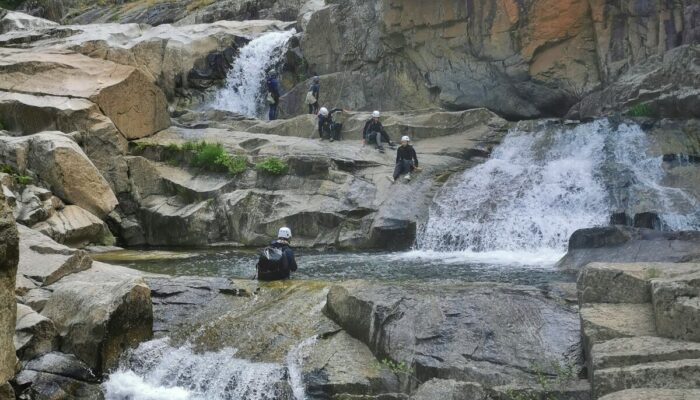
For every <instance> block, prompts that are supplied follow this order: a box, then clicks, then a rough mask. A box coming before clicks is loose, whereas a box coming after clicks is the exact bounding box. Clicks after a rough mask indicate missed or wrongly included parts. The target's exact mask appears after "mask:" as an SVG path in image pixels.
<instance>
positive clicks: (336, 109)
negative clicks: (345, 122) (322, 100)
mask: <svg viewBox="0 0 700 400" xmlns="http://www.w3.org/2000/svg"><path fill="white" fill-rule="evenodd" d="M337 112H343V109H342V108H334V109H332V110H331V114H333V113H337Z"/></svg>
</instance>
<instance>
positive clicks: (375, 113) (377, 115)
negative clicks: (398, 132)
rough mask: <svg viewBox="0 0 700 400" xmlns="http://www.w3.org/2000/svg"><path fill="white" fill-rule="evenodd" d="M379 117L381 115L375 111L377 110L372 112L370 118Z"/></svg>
mask: <svg viewBox="0 0 700 400" xmlns="http://www.w3.org/2000/svg"><path fill="white" fill-rule="evenodd" d="M381 116H382V114H381V113H380V112H379V111H377V110H374V111H373V112H372V118H379V117H381Z"/></svg>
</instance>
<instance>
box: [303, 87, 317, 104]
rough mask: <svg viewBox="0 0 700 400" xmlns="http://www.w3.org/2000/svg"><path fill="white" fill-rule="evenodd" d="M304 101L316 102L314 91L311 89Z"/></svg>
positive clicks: (308, 102)
mask: <svg viewBox="0 0 700 400" xmlns="http://www.w3.org/2000/svg"><path fill="white" fill-rule="evenodd" d="M304 101H305V102H306V104H315V103H316V101H317V99H316V97H315V96H314V92H312V91H310V90H309V92H308V93H306V100H304Z"/></svg>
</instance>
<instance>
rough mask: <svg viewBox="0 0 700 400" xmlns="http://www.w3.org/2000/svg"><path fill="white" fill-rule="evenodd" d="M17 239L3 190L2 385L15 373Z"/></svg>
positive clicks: (0, 225) (0, 248) (0, 266)
mask: <svg viewBox="0 0 700 400" xmlns="http://www.w3.org/2000/svg"><path fill="white" fill-rule="evenodd" d="M18 242H19V238H18V235H17V228H15V221H14V218H13V217H12V213H11V212H9V210H8V208H7V206H6V205H5V197H4V196H3V195H2V194H0V387H2V386H3V385H4V384H5V382H7V381H8V380H9V379H10V378H11V377H12V376H13V375H14V374H15V346H14V344H13V332H14V329H13V327H14V325H15V319H16V314H17V307H16V303H15V299H14V290H15V289H14V288H15V279H16V278H15V276H16V274H17V262H18V260H19V246H18ZM0 390H1V389H0Z"/></svg>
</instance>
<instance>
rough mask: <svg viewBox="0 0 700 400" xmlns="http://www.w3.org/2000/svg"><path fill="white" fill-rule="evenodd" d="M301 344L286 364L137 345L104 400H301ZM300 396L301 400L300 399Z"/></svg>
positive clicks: (229, 352)
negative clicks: (257, 361)
mask: <svg viewBox="0 0 700 400" xmlns="http://www.w3.org/2000/svg"><path fill="white" fill-rule="evenodd" d="M311 344H313V339H308V340H306V341H303V342H302V343H301V344H299V345H298V346H297V347H295V348H293V349H291V350H290V352H289V355H288V357H287V362H288V363H289V365H281V364H273V363H256V362H252V361H248V360H243V359H239V358H236V357H235V355H236V350H235V349H232V348H223V349H221V350H219V351H216V352H203V353H198V352H195V350H194V349H193V348H192V346H191V345H189V344H185V345H183V346H181V347H174V346H172V345H171V344H170V340H169V339H168V338H163V339H156V340H152V341H149V342H145V343H142V344H141V345H140V346H139V347H138V348H137V349H135V350H133V351H132V352H131V353H130V354H129V355H128V356H127V357H126V358H125V360H124V362H122V365H121V367H120V368H119V370H118V371H116V372H114V373H112V374H111V375H110V376H109V379H108V380H107V381H106V382H105V383H104V384H103V387H104V391H105V398H106V399H107V400H282V399H288V400H292V399H296V400H303V396H304V387H303V383H302V380H301V363H302V359H303V357H302V355H303V350H304V348H305V347H307V346H309V345H311ZM299 396H301V397H299Z"/></svg>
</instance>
